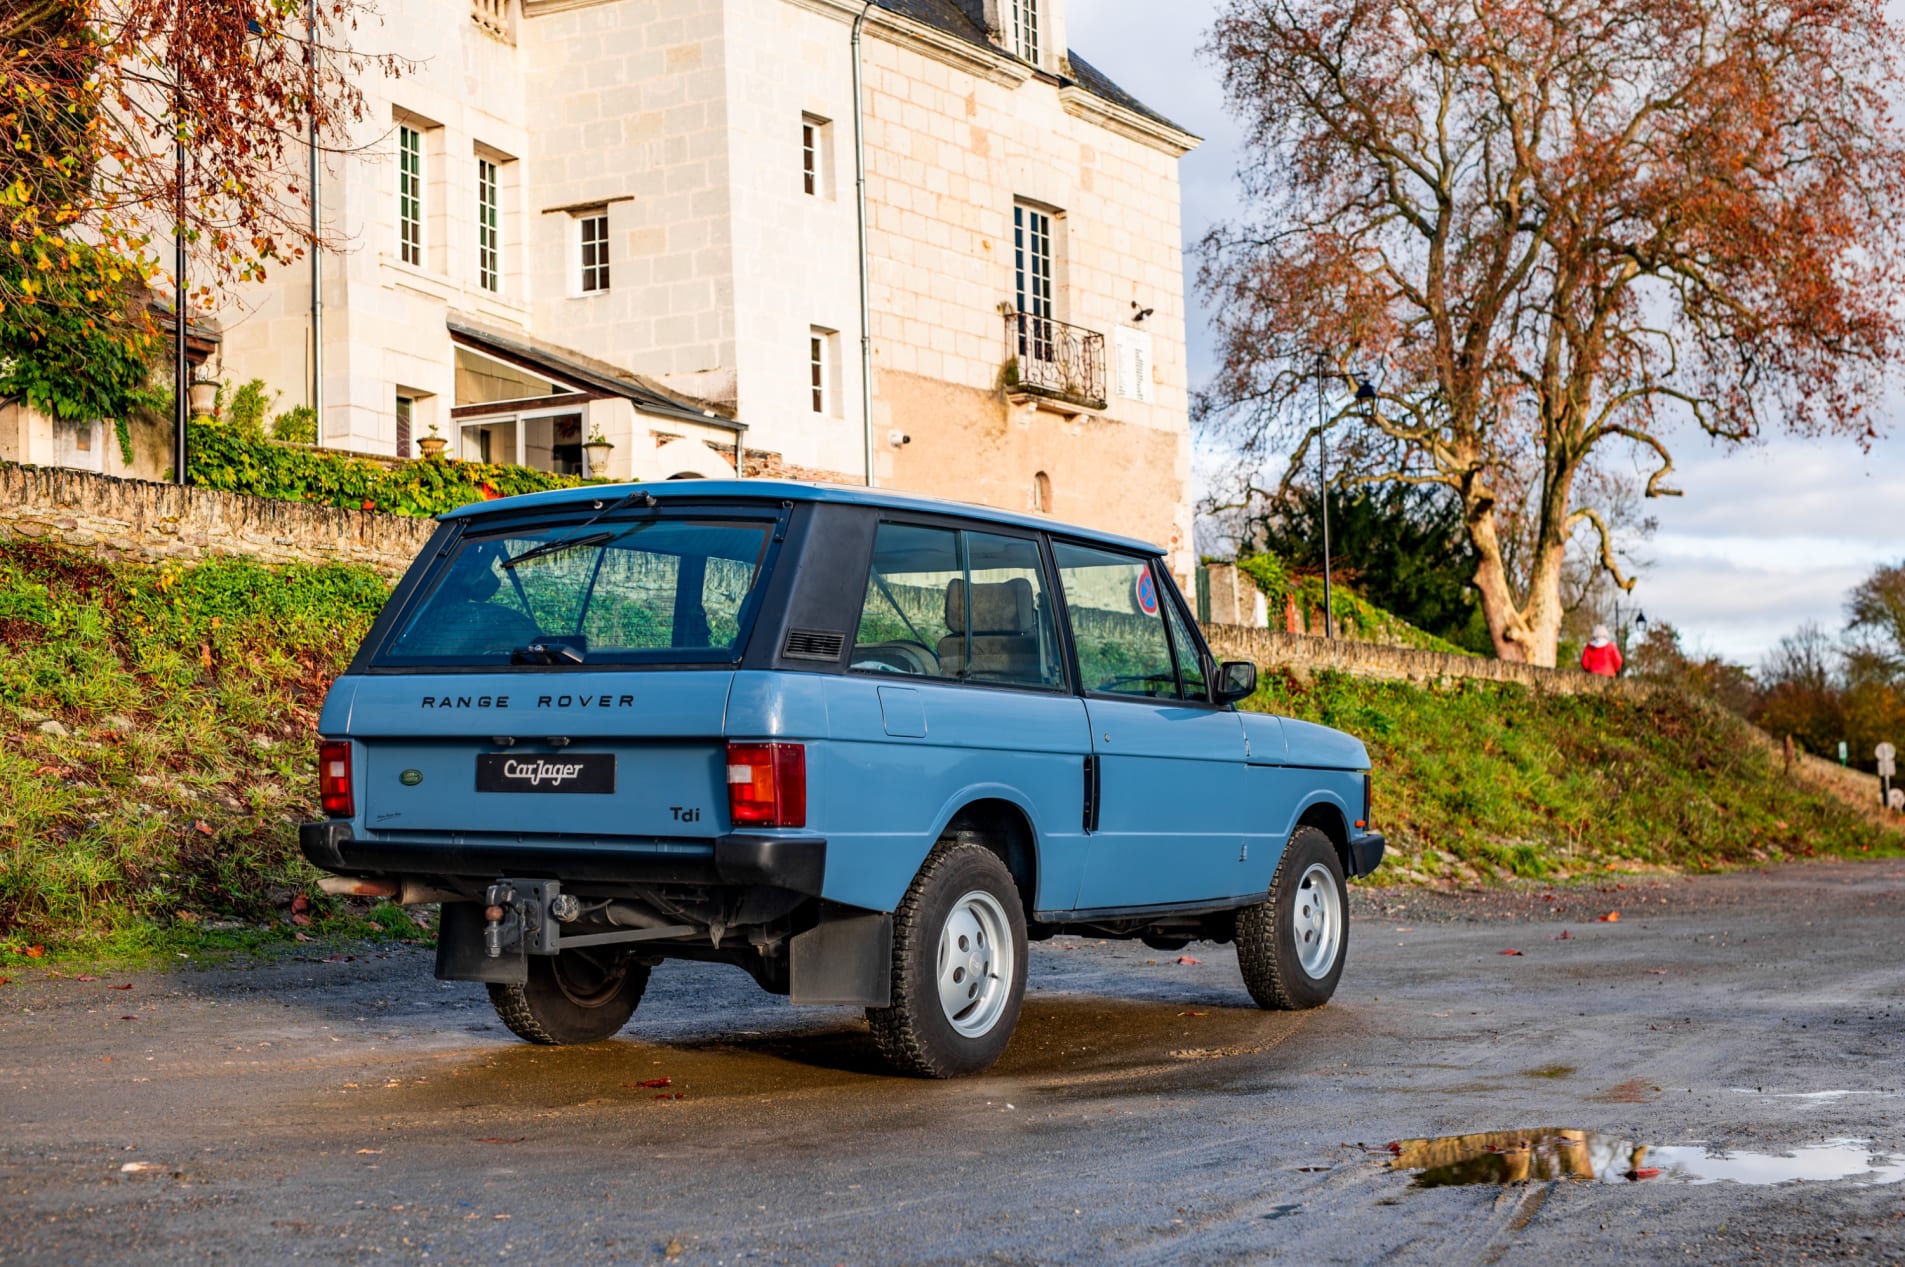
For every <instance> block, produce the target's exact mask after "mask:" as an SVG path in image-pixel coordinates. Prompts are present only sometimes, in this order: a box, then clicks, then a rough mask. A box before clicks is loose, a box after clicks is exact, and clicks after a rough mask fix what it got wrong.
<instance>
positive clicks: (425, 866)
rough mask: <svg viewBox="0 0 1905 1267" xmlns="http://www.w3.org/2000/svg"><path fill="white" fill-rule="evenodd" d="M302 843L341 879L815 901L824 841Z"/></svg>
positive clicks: (347, 838)
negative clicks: (733, 893)
mask: <svg viewBox="0 0 1905 1267" xmlns="http://www.w3.org/2000/svg"><path fill="white" fill-rule="evenodd" d="M298 844H299V846H300V848H302V849H303V851H304V856H305V857H306V858H308V859H310V861H311V864H312V865H313V866H316V867H321V868H323V869H324V870H326V871H335V872H338V873H340V874H344V875H386V876H397V875H413V876H445V877H450V876H456V877H467V878H470V879H478V880H495V879H502V878H504V877H506V876H547V877H550V878H552V879H558V880H563V881H566V882H568V883H571V884H574V883H577V882H591V881H592V882H596V883H614V884H722V885H733V886H737V887H744V886H754V885H762V886H766V887H769V888H777V889H788V890H791V891H793V892H795V893H804V894H807V895H809V896H812V897H818V896H819V895H820V891H821V885H822V883H823V881H824V880H825V879H826V874H827V841H826V839H825V838H824V837H820V836H769V835H763V834H757V833H749V832H730V833H729V834H727V835H725V836H716V837H715V838H714V839H713V840H706V839H703V840H643V841H632V842H631V841H614V840H603V839H600V838H597V837H586V838H572V839H564V838H561V837H541V838H536V839H526V838H522V837H513V836H512V837H509V838H507V839H493V840H471V839H470V838H468V837H467V836H465V837H456V838H453V839H450V840H447V841H423V840H401V841H393V840H359V839H356V838H355V837H353V836H352V835H351V825H350V823H349V822H347V821H345V820H343V819H326V820H325V821H323V822H317V823H305V824H303V825H302V826H300V827H299V828H298Z"/></svg>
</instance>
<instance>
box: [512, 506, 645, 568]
mask: <svg viewBox="0 0 1905 1267" xmlns="http://www.w3.org/2000/svg"><path fill="white" fill-rule="evenodd" d="M654 504H655V495H654V494H653V493H651V492H649V491H648V490H647V489H645V488H638V489H636V490H635V491H634V492H632V493H629V494H628V495H627V496H625V497H620V498H617V499H616V500H615V501H613V502H611V503H610V504H609V505H607V506H602V503H600V502H597V503H596V505H598V506H602V508H601V509H600V510H598V511H596V512H595V513H594V514H593V515H591V516H589V517H588V518H587V519H585V520H584V521H583V522H582V527H580V528H577V529H576V530H575V531H574V532H573V533H571V534H569V535H568V536H566V537H557V538H556V539H555V540H554V541H545V542H543V543H542V544H541V545H539V546H531V547H529V549H527V550H524V551H523V552H522V553H521V554H519V555H517V556H516V557H515V558H513V559H504V560H503V567H504V568H514V567H515V566H516V565H517V564H518V563H527V562H529V560H531V559H540V558H543V557H544V556H546V555H551V554H555V553H556V552H557V551H559V550H567V549H569V548H570V547H572V546H599V545H601V544H602V543H603V542H606V541H613V540H614V539H615V536H616V534H614V533H609V532H596V533H590V534H589V535H588V536H583V535H582V533H583V531H584V530H585V529H587V528H588V527H589V526H590V525H592V524H594V523H595V522H596V521H597V520H598V519H600V518H602V516H604V515H612V514H614V513H615V512H616V511H618V510H623V509H625V508H627V507H629V506H653V505H654Z"/></svg>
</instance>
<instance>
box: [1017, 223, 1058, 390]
mask: <svg viewBox="0 0 1905 1267" xmlns="http://www.w3.org/2000/svg"><path fill="white" fill-rule="evenodd" d="M1012 269H1013V275H1014V282H1015V285H1016V290H1015V294H1016V296H1017V300H1018V309H1019V313H1020V320H1019V323H1018V324H1019V355H1020V356H1021V357H1029V358H1030V359H1032V360H1035V361H1049V360H1051V359H1052V337H1053V335H1054V333H1055V331H1054V330H1053V329H1052V319H1053V318H1054V317H1055V316H1057V314H1056V313H1055V312H1053V311H1052V217H1051V215H1050V214H1049V213H1047V212H1044V211H1040V210H1038V209H1037V208H1035V207H1028V206H1026V205H1024V204H1023V203H1019V204H1015V205H1014V206H1013V208H1012Z"/></svg>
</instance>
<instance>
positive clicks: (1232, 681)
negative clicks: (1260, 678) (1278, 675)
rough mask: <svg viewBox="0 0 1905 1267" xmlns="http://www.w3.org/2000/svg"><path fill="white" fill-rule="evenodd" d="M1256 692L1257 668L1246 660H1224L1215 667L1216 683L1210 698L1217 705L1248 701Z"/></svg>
mask: <svg viewBox="0 0 1905 1267" xmlns="http://www.w3.org/2000/svg"><path fill="white" fill-rule="evenodd" d="M1256 690H1257V666H1256V665H1254V664H1252V663H1250V661H1248V660H1226V661H1224V662H1223V663H1222V664H1220V665H1218V666H1217V682H1216V685H1215V686H1214V688H1213V689H1212V691H1211V698H1212V699H1214V700H1215V701H1216V702H1217V703H1219V704H1234V703H1236V702H1237V701H1238V700H1240V699H1249V698H1250V696H1251V695H1253V694H1255V693H1256Z"/></svg>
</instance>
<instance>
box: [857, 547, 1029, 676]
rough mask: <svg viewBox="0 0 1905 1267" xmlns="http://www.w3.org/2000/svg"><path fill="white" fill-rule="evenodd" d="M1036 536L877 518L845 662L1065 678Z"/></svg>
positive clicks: (920, 671)
mask: <svg viewBox="0 0 1905 1267" xmlns="http://www.w3.org/2000/svg"><path fill="white" fill-rule="evenodd" d="M1061 663H1062V662H1061V659H1060V656H1059V651H1058V632H1057V625H1056V624H1055V623H1054V621H1053V618H1052V598H1051V594H1050V592H1049V589H1048V587H1047V585H1046V580H1045V571H1044V568H1043V566H1042V563H1041V560H1040V557H1039V548H1038V543H1037V542H1035V541H1031V540H1029V539H1027V538H1024V537H1007V536H1001V535H996V534H993V533H987V532H955V531H953V530H951V529H947V528H922V527H915V526H913V525H911V524H881V525H880V527H879V530H878V532H877V533H876V534H875V536H874V538H873V567H872V570H871V574H870V575H869V576H868V577H867V589H866V600H865V603H864V605H863V606H862V608H861V612H860V630H859V633H858V634H857V635H856V636H855V638H854V643H853V661H852V667H853V668H855V669H863V670H866V671H868V672H873V673H902V674H909V675H912V676H915V677H936V678H954V679H957V680H959V681H962V682H981V683H992V684H1006V685H1011V686H1036V687H1045V688H1048V689H1054V690H1055V689H1058V688H1060V687H1063V686H1064V684H1065V673H1064V670H1063V668H1062V667H1061Z"/></svg>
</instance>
